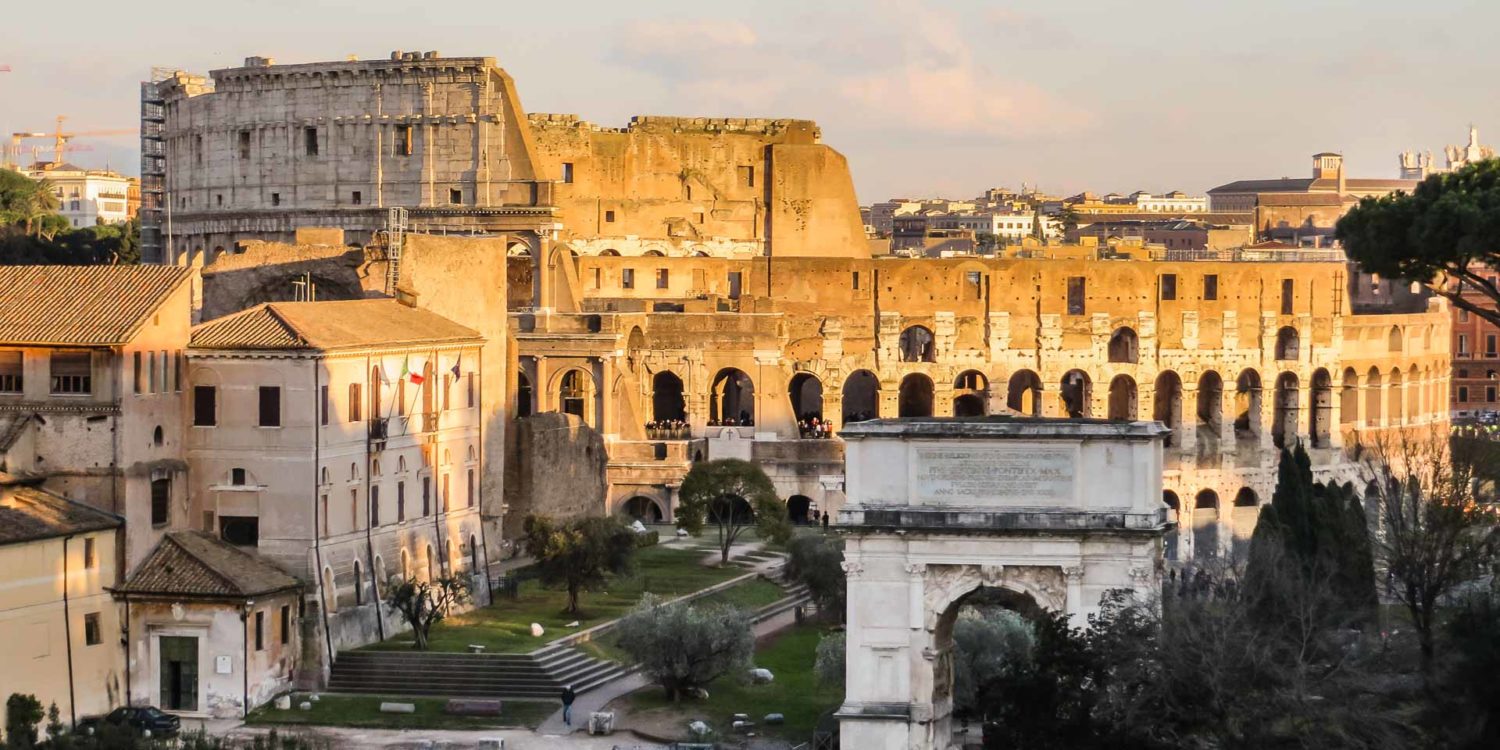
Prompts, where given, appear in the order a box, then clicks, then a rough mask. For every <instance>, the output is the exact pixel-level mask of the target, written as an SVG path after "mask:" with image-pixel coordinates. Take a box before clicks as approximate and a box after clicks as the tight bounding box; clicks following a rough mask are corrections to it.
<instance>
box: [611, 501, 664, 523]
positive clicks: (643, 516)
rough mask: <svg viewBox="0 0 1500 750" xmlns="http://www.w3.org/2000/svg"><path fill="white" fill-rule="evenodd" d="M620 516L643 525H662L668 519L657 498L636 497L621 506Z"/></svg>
mask: <svg viewBox="0 0 1500 750" xmlns="http://www.w3.org/2000/svg"><path fill="white" fill-rule="evenodd" d="M620 515H623V516H625V517H627V518H631V519H635V520H637V521H640V522H641V523H661V522H662V521H663V519H665V518H666V512H665V511H663V510H662V507H661V503H659V502H657V501H656V498H652V497H646V496H645V495H635V496H633V497H631V498H629V499H627V500H626V501H625V502H623V503H621V504H620Z"/></svg>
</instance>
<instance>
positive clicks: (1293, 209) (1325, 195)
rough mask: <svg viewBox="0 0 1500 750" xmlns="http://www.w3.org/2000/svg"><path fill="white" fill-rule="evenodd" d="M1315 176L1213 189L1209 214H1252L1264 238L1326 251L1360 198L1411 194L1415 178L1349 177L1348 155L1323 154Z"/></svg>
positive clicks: (1318, 157)
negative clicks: (1400, 192)
mask: <svg viewBox="0 0 1500 750" xmlns="http://www.w3.org/2000/svg"><path fill="white" fill-rule="evenodd" d="M1312 158H1313V169H1312V176H1311V177H1283V178H1280V179H1274V180H1238V181H1235V182H1230V183H1226V184H1224V185H1220V186H1218V187H1216V188H1213V189H1212V190H1209V191H1208V205H1209V210H1210V211H1214V212H1238V213H1249V214H1252V215H1253V216H1254V222H1255V231H1256V235H1257V238H1258V239H1262V240H1279V241H1281V242H1287V243H1290V244H1293V245H1300V246H1311V247H1323V246H1327V245H1328V244H1329V243H1330V242H1331V240H1332V236H1333V226H1334V224H1335V223H1337V222H1338V220H1339V217H1341V216H1343V215H1344V213H1345V212H1347V211H1348V210H1349V209H1350V208H1351V207H1352V206H1353V205H1354V204H1355V203H1358V202H1359V199H1360V198H1365V197H1370V196H1381V195H1389V194H1390V193H1393V192H1395V191H1397V190H1408V191H1409V190H1411V189H1413V188H1415V187H1416V185H1417V181H1416V180H1410V179H1366V178H1353V177H1347V176H1345V174H1344V157H1343V156H1341V155H1339V154H1335V153H1331V152H1323V153H1319V154H1314V155H1313V157H1312Z"/></svg>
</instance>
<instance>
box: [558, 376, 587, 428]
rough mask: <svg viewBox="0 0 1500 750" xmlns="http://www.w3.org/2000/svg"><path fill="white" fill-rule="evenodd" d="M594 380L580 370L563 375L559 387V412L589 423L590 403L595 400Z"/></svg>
mask: <svg viewBox="0 0 1500 750" xmlns="http://www.w3.org/2000/svg"><path fill="white" fill-rule="evenodd" d="M592 394H593V379H592V378H590V377H589V374H588V373H586V372H584V371H583V370H579V369H572V370H568V371H567V372H565V373H563V376H562V379H561V380H559V381H558V385H557V410H558V411H560V412H562V413H564V414H572V415H573V416H575V417H578V418H579V419H582V420H583V421H584V422H585V423H587V422H588V421H589V402H590V401H592V400H593V398H592Z"/></svg>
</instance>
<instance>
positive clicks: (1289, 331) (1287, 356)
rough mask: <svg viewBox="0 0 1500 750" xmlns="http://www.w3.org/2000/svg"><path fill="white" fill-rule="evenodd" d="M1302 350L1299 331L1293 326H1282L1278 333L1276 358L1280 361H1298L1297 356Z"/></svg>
mask: <svg viewBox="0 0 1500 750" xmlns="http://www.w3.org/2000/svg"><path fill="white" fill-rule="evenodd" d="M1301 350H1302V344H1301V340H1300V339H1299V337H1298V336H1297V329H1295V328H1293V327H1291V326H1282V327H1281V329H1280V330H1278V331H1276V358H1277V359H1279V360H1291V361H1295V360H1296V359H1297V354H1298V352H1300V351H1301Z"/></svg>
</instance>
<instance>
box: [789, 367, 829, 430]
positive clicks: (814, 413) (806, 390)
mask: <svg viewBox="0 0 1500 750" xmlns="http://www.w3.org/2000/svg"><path fill="white" fill-rule="evenodd" d="M787 395H788V396H789V397H790V398H791V400H792V416H794V417H796V418H797V419H798V420H799V421H806V420H811V419H816V420H819V421H822V419H823V381H821V380H818V376H816V375H813V374H812V373H810V372H799V373H797V374H796V375H793V376H792V382H791V383H790V384H788V386H787Z"/></svg>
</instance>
